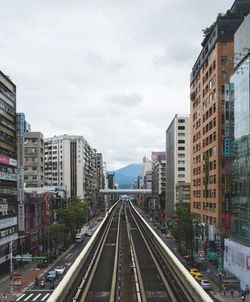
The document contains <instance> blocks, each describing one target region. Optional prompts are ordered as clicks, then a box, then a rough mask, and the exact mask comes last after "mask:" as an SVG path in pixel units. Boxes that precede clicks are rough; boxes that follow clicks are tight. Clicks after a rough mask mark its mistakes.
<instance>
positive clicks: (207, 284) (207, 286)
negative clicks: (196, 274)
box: [200, 279, 212, 290]
mask: <svg viewBox="0 0 250 302" xmlns="http://www.w3.org/2000/svg"><path fill="white" fill-rule="evenodd" d="M200 285H201V287H202V288H203V289H206V290H209V289H211V288H212V287H211V284H210V282H209V281H208V280H205V279H201V282H200Z"/></svg>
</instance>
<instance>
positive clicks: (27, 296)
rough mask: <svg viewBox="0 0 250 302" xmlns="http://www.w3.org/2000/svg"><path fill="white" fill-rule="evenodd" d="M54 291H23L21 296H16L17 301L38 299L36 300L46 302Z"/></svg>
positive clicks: (29, 301)
mask: <svg viewBox="0 0 250 302" xmlns="http://www.w3.org/2000/svg"><path fill="white" fill-rule="evenodd" d="M51 293H52V292H49V293H48V292H46V291H44V292H40V293H39V292H38V291H36V292H26V293H22V294H21V295H20V296H19V297H17V298H16V300H15V302H23V301H28V302H31V301H36V302H40V301H42V302H44V301H46V300H47V299H48V298H49V296H50V295H51Z"/></svg>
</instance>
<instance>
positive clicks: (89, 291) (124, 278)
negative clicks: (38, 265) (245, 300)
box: [48, 202, 212, 302]
mask: <svg viewBox="0 0 250 302" xmlns="http://www.w3.org/2000/svg"><path fill="white" fill-rule="evenodd" d="M52 301H53V302H56V301H60V302H62V301H65V302H71V301H75V302H83V301H87V302H90V301H96V302H98V301H103V302H104V301H105V302H106V301H107V302H112V301H123V302H162V301H172V302H199V301H207V302H210V301H212V299H211V298H210V297H209V296H208V295H207V294H206V292H205V291H204V290H203V289H202V288H201V287H200V286H199V285H198V284H197V282H196V281H195V280H193V278H192V277H190V274H189V273H188V272H187V271H186V269H185V268H184V267H183V266H182V264H181V263H180V262H179V261H178V260H177V258H176V257H175V256H174V255H173V254H172V253H171V251H170V250H169V249H168V248H167V247H166V245H165V244H164V243H163V242H162V241H161V239H160V238H159V237H158V236H157V235H156V234H155V232H154V231H153V230H152V229H151V227H150V226H149V225H148V224H147V222H146V221H145V220H144V219H143V218H142V217H141V215H140V214H139V213H138V212H137V211H136V209H135V208H134V207H133V206H132V205H131V204H130V203H127V202H117V203H116V204H115V205H114V206H113V207H112V208H111V209H110V211H109V213H108V214H107V216H106V218H105V219H104V221H103V222H102V223H101V225H100V226H99V227H98V229H97V231H96V233H95V234H94V235H93V237H92V238H91V240H90V241H89V242H88V244H87V245H86V247H85V248H84V249H83V251H82V253H81V254H80V256H79V257H78V258H77V260H76V261H75V263H74V264H73V265H72V267H71V268H70V270H69V271H68V273H67V274H66V275H65V277H64V279H63V280H62V281H61V283H60V284H59V286H58V287H57V288H56V289H55V291H54V293H53V294H52V295H51V297H50V298H49V300H48V302H52Z"/></svg>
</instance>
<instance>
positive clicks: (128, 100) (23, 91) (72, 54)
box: [0, 0, 233, 170]
mask: <svg viewBox="0 0 250 302" xmlns="http://www.w3.org/2000/svg"><path fill="white" fill-rule="evenodd" d="M232 3H233V0H230V1H229V0H219V1H218V0H210V1H207V0H112V1H111V0H99V1H98V0H67V1H66V0H53V1H52V0H42V1H40V0H8V1H6V0H0V7H1V18H0V70H2V71H3V72H4V73H5V74H7V75H9V76H10V78H11V79H12V81H13V82H14V83H15V84H16V86H17V111H18V112H24V113H25V115H26V119H27V121H28V122H29V123H30V124H31V128H32V131H40V132H42V133H43V134H44V136H45V137H51V136H54V135H61V134H74V135H83V136H84V137H85V138H86V139H87V141H88V142H89V143H90V145H91V146H92V147H95V148H96V149H97V150H98V151H99V152H102V153H103V155H104V159H105V161H106V162H107V168H108V170H112V169H116V168H120V167H122V166H124V165H126V164H129V163H139V162H141V161H142V157H143V156H144V155H147V156H148V157H150V153H151V151H158V150H164V149H165V131H166V129H167V128H168V125H169V124H170V122H171V120H172V119H173V117H174V115H175V114H176V113H178V114H189V76H190V72H191V69H192V66H193V64H194V63H195V60H196V58H197V56H198V54H199V52H200V50H201V45H200V43H201V41H202V36H203V34H202V28H205V27H207V26H209V25H210V24H211V23H212V22H213V21H214V20H215V18H216V16H217V14H218V13H219V12H225V11H226V10H227V9H229V8H230V7H231V5H232Z"/></svg>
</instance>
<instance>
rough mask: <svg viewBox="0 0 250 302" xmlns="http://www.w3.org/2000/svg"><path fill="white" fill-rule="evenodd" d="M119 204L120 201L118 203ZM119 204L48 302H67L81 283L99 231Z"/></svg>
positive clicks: (99, 227)
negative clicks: (83, 270)
mask: <svg viewBox="0 0 250 302" xmlns="http://www.w3.org/2000/svg"><path fill="white" fill-rule="evenodd" d="M117 202H118V201H117ZM117 202H116V203H115V204H114V205H113V206H112V207H111V208H110V210H109V211H108V212H107V213H106V217H105V218H104V220H103V221H102V222H101V223H100V225H99V226H98V227H97V229H96V231H95V233H94V234H93V235H92V237H91V238H90V240H89V242H88V243H87V244H86V246H85V247H84V249H83V250H82V252H81V254H80V255H79V256H78V257H77V259H76V260H75V262H74V263H73V264H72V265H71V267H70V269H69V270H68V272H67V273H66V275H65V276H64V278H63V279H62V281H61V282H60V283H59V285H58V286H57V287H56V289H55V290H54V292H53V293H52V294H51V296H50V297H49V299H48V300H47V302H63V301H65V302H67V296H68V294H69V293H70V291H71V290H72V288H74V287H75V284H76V283H79V281H80V280H79V273H80V271H81V269H82V266H83V263H84V262H85V261H86V260H87V258H88V256H89V255H90V253H91V251H92V248H93V246H94V245H95V243H96V241H97V239H98V235H99V231H100V230H101V229H102V227H104V225H105V223H106V222H107V221H108V219H109V214H110V213H111V212H112V210H113V208H114V207H115V206H116V204H117Z"/></svg>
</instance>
